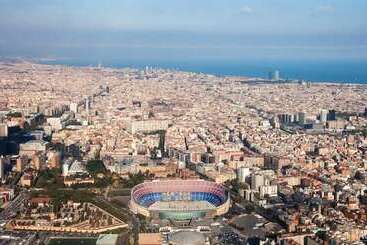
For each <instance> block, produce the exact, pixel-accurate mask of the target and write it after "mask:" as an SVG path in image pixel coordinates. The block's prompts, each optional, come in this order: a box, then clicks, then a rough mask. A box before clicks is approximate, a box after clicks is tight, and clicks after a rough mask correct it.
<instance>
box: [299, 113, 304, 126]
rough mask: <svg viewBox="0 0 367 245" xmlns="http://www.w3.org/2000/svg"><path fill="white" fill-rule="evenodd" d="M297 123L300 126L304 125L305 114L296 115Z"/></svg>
mask: <svg viewBox="0 0 367 245" xmlns="http://www.w3.org/2000/svg"><path fill="white" fill-rule="evenodd" d="M298 123H299V124H300V125H304V124H306V113H305V112H299V113H298Z"/></svg>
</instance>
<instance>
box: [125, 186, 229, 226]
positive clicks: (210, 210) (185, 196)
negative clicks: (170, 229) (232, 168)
mask: <svg viewBox="0 0 367 245" xmlns="http://www.w3.org/2000/svg"><path fill="white" fill-rule="evenodd" d="M229 206H230V198H229V194H228V192H227V191H226V190H225V188H224V187H223V186H222V185H219V184H217V183H215V182H210V181H204V180H159V181H152V182H145V183H142V184H139V185H137V186H135V187H134V188H133V189H132V191H131V200H130V209H131V210H132V211H133V212H134V213H135V214H141V215H143V216H146V217H152V218H159V219H172V220H189V219H196V218H204V217H208V218H211V217H214V216H218V215H223V214H225V213H227V212H228V209H229Z"/></svg>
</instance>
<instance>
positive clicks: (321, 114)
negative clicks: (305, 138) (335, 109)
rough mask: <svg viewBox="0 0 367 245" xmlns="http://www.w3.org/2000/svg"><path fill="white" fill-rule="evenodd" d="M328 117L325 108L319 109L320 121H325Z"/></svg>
mask: <svg viewBox="0 0 367 245" xmlns="http://www.w3.org/2000/svg"><path fill="white" fill-rule="evenodd" d="M327 119H328V111H327V110H321V111H320V122H322V123H325V122H326V121H327Z"/></svg>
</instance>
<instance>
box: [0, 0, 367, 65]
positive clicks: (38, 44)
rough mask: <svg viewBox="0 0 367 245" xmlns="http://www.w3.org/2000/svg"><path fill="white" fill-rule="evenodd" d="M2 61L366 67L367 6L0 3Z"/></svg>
mask: <svg viewBox="0 0 367 245" xmlns="http://www.w3.org/2000/svg"><path fill="white" fill-rule="evenodd" d="M0 56H35V57H64V58H75V57H78V58H96V59H119V58H121V59H162V60H164V59H178V60H180V59H187V60H189V59H248V58H250V59H252V58H275V59H277V58H309V59H318V58H362V59H367V0H0Z"/></svg>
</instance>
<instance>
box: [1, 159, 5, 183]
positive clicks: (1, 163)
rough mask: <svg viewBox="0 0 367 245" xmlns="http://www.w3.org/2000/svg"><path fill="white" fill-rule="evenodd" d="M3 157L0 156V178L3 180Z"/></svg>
mask: <svg viewBox="0 0 367 245" xmlns="http://www.w3.org/2000/svg"><path fill="white" fill-rule="evenodd" d="M5 160H6V159H5V158H4V157H3V156H0V180H3V179H4V178H5V173H4V171H5Z"/></svg>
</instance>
